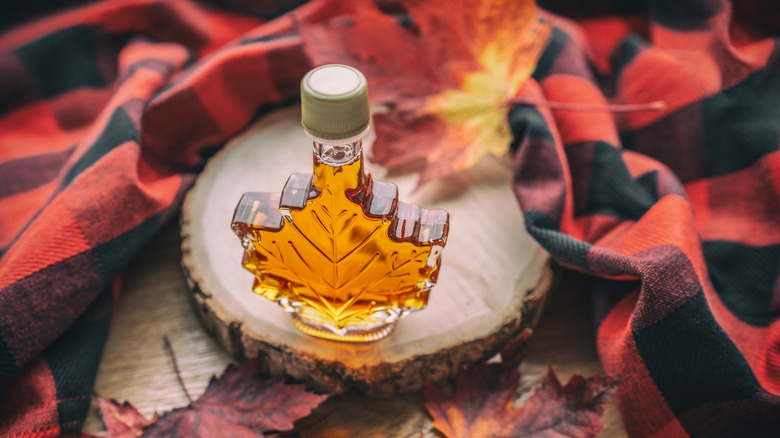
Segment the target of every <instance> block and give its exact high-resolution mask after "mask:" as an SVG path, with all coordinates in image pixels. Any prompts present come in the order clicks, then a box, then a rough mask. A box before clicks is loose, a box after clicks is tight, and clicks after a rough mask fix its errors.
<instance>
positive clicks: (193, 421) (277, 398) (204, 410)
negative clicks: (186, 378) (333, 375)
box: [98, 360, 328, 438]
mask: <svg viewBox="0 0 780 438" xmlns="http://www.w3.org/2000/svg"><path fill="white" fill-rule="evenodd" d="M256 369H257V368H256V361H255V360H246V361H243V362H241V363H239V364H238V365H233V364H231V365H229V366H228V367H227V368H226V369H225V373H224V374H223V375H222V376H221V377H219V378H215V377H212V379H211V381H210V382H209V385H208V387H207V388H206V391H205V392H204V393H203V395H201V396H200V398H198V399H197V400H195V401H194V402H192V403H191V404H190V405H189V406H186V407H183V408H178V409H174V410H173V411H170V412H167V413H165V414H163V415H162V416H161V417H160V418H159V419H153V420H148V421H147V422H146V424H144V423H143V421H146V420H144V419H143V417H142V416H141V415H140V414H138V411H136V410H135V408H133V407H132V406H131V405H130V404H128V403H125V404H124V405H119V404H118V403H116V402H110V401H109V404H106V403H103V404H102V405H101V412H102V413H103V418H104V422H105V421H106V419H108V421H109V422H106V423H105V424H106V429H107V431H108V436H109V437H111V438H115V437H117V438H124V437H137V436H144V437H216V436H229V437H239V438H241V437H262V436H265V435H264V433H265V432H270V431H285V430H290V429H292V428H293V424H294V423H295V421H296V420H299V419H301V418H304V417H306V416H308V415H309V414H310V413H311V411H312V410H314V409H315V408H316V407H317V406H319V405H320V403H322V402H323V401H324V400H325V399H326V398H327V397H328V396H327V395H319V394H315V393H312V392H309V391H308V390H306V387H305V386H304V385H298V384H287V383H285V382H284V380H282V379H278V378H275V379H270V380H268V379H264V378H262V377H261V376H260V375H259V374H258V373H257V372H256ZM100 399H101V398H99V399H98V402H99V403H100ZM107 412H108V414H109V415H108V416H107ZM123 425H124V426H125V427H124V428H123V427H122V426H123ZM139 431H141V432H142V433H138V432H139ZM130 433H132V434H130Z"/></svg>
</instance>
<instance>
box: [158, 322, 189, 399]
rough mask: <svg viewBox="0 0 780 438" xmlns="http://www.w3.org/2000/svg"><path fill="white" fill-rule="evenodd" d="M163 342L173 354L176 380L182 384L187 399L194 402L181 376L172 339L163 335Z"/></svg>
mask: <svg viewBox="0 0 780 438" xmlns="http://www.w3.org/2000/svg"><path fill="white" fill-rule="evenodd" d="M163 344H165V349H166V350H167V351H168V354H169V355H170V356H171V362H172V363H173V371H174V372H175V373H176V380H178V381H179V386H181V390H182V391H183V392H184V395H185V396H186V397H187V401H189V402H190V404H192V402H193V401H192V397H191V396H190V393H189V392H188V391H187V387H185V386H184V380H183V379H182V378H181V372H180V371H179V364H178V363H177V362H176V354H175V353H174V352H173V347H172V346H171V341H170V340H168V336H167V335H163Z"/></svg>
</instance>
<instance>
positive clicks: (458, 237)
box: [181, 105, 552, 396]
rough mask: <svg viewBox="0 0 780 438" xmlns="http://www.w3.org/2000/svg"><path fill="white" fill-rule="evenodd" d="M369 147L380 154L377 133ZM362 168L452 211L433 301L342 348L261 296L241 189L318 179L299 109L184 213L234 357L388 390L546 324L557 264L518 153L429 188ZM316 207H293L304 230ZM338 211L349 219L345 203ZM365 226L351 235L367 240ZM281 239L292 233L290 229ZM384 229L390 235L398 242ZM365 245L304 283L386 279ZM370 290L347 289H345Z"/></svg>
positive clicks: (207, 301)
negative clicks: (539, 234)
mask: <svg viewBox="0 0 780 438" xmlns="http://www.w3.org/2000/svg"><path fill="white" fill-rule="evenodd" d="M370 137H371V136H369V139H370ZM363 147H364V148H365V149H366V150H369V149H370V147H371V141H370V140H367V141H366V143H365V144H364V145H363ZM363 165H364V166H365V171H366V173H367V174H371V175H373V176H374V177H375V178H376V180H381V181H386V182H390V183H393V184H395V185H396V187H397V190H398V200H399V201H403V202H408V203H412V204H416V205H419V206H421V207H424V208H437V209H444V210H446V211H447V212H448V213H449V218H450V219H449V236H448V237H447V244H446V248H444V251H443V255H442V259H443V261H442V265H441V271H440V272H439V273H438V275H437V276H438V284H437V285H436V287H434V288H433V290H432V291H431V296H430V301H429V303H428V304H429V305H428V307H427V308H426V309H425V310H424V311H421V312H417V313H413V314H411V315H409V316H408V317H406V318H404V319H403V320H402V321H401V322H400V323H399V324H398V327H397V328H396V329H395V330H394V331H393V334H392V336H388V337H387V338H385V339H383V340H382V341H381V342H375V343H367V344H344V343H337V342H332V341H327V340H322V339H316V338H313V337H311V336H308V335H306V334H303V333H302V332H300V331H299V330H297V329H296V328H294V327H293V324H290V316H289V314H288V313H287V312H284V311H282V310H281V309H280V308H279V306H278V305H277V304H276V303H274V302H272V301H270V300H267V299H265V298H264V297H261V296H259V295H257V294H254V293H252V288H251V285H252V283H253V281H254V280H255V277H254V275H253V274H252V273H250V272H248V271H246V270H245V269H243V267H242V266H241V264H240V263H239V260H241V253H242V252H243V248H242V247H241V245H240V244H239V239H237V238H236V236H235V235H234V233H233V231H232V230H231V229H230V227H229V226H228V224H230V223H231V218H232V214H233V211H234V210H235V208H236V203H237V202H238V200H239V199H240V198H241V195H242V194H243V193H245V192H267V193H272V194H279V193H281V192H282V189H283V187H284V184H285V181H287V178H288V177H289V176H290V175H291V174H294V173H302V174H306V175H311V172H312V141H311V139H310V138H308V137H307V136H306V134H305V133H304V131H303V129H302V128H301V114H300V108H299V106H297V105H293V106H290V107H287V108H284V109H281V110H278V111H274V112H273V113H270V114H268V115H266V116H264V117H262V118H261V119H259V120H258V121H257V122H256V123H254V124H253V125H252V126H250V127H249V128H247V129H246V130H245V131H244V132H242V133H241V134H239V135H237V136H236V137H234V138H233V139H231V140H230V142H228V144H227V145H225V147H224V148H222V149H221V150H220V151H219V152H218V153H217V154H216V155H215V156H213V157H212V158H210V159H209V162H208V165H207V166H206V168H205V169H204V171H203V172H202V173H201V174H200V175H199V176H198V180H197V182H196V183H195V186H194V187H193V188H192V190H190V192H189V193H188V194H187V198H186V200H185V201H184V206H183V208H182V220H181V227H182V231H181V235H182V238H183V242H182V251H183V257H182V264H183V266H184V267H185V268H186V272H187V274H188V275H189V279H190V280H191V283H190V284H191V285H192V288H193V290H194V294H195V299H196V300H197V302H198V309H199V310H200V311H201V316H202V317H203V319H204V320H205V321H206V326H207V327H212V328H213V331H214V332H215V333H216V334H217V339H219V340H220V341H221V342H222V344H223V345H225V346H226V348H227V349H228V351H231V352H232V353H233V356H234V357H236V358H242V357H245V356H246V357H254V356H258V355H259V356H263V357H265V359H266V361H267V363H268V366H269V368H270V369H271V370H272V372H274V374H285V375H289V376H293V377H295V378H298V379H302V380H305V381H306V382H307V383H311V384H313V385H316V386H315V387H317V388H319V389H322V390H323V391H327V392H333V393H341V392H345V391H351V390H354V391H356V392H360V393H363V394H369V395H372V396H390V395H395V394H407V393H414V392H419V391H420V390H421V389H422V385H423V380H429V381H434V382H443V381H445V380H447V379H448V378H449V377H450V376H452V375H453V374H454V373H455V371H456V370H457V368H458V366H459V365H460V364H461V363H463V362H474V361H479V360H485V359H488V358H490V357H491V356H493V355H494V354H495V353H496V352H497V351H499V350H500V349H501V347H502V346H503V345H505V344H506V342H508V341H509V340H510V339H512V338H514V337H515V336H516V335H517V334H519V333H520V332H521V331H522V330H523V329H524V328H527V327H534V326H535V324H536V322H537V318H536V316H537V315H538V314H539V309H541V308H542V307H543V304H544V300H545V299H546V296H547V292H548V290H549V286H550V284H551V283H552V271H551V270H550V268H549V255H548V254H547V252H546V251H544V250H543V249H542V248H541V247H540V246H539V244H538V243H537V242H536V241H535V240H533V238H532V237H531V236H530V235H528V233H527V232H526V231H525V228H524V227H523V226H522V223H523V216H522V212H521V210H520V208H519V206H518V204H517V201H516V198H515V194H514V192H513V191H512V185H511V181H512V169H511V163H510V162H509V160H505V159H500V158H498V157H486V158H485V159H483V160H480V161H479V162H478V163H477V164H475V165H474V166H472V167H471V168H469V169H467V170H464V171H461V172H458V173H456V174H453V175H450V176H447V177H444V178H440V179H437V180H436V181H433V182H430V183H429V184H426V185H424V186H423V187H417V178H418V176H417V175H416V174H414V173H408V174H404V175H388V174H387V170H386V169H383V168H380V167H378V166H375V165H373V164H372V163H370V161H369V160H364V163H363ZM311 202H312V201H309V203H311ZM328 208H334V206H330V207H328ZM345 211H346V210H345ZM310 213H314V211H309V212H305V213H304V212H293V215H296V214H302V216H300V215H299V216H297V217H298V218H297V219H295V221H299V220H300V221H301V222H300V223H299V224H298V225H296V228H297V227H298V226H301V225H300V224H304V225H303V226H304V227H305V224H306V219H307V218H308V219H311V216H310ZM333 214H334V217H336V216H339V213H338V212H337V211H334V212H333ZM315 217H316V216H315ZM353 217H354V216H353ZM363 220H365V221H366V222H368V220H369V219H367V218H363ZM375 220H377V221H379V220H378V219H375ZM326 222H327V221H326ZM357 222H360V219H359V220H358V221H357ZM315 224H316V222H315V221H312V223H310V226H311V227H314V228H309V229H307V231H309V232H312V233H316V234H317V236H319V237H320V238H322V239H323V240H321V241H319V242H320V244H325V241H327V239H326V238H325V236H326V235H327V233H326V232H323V231H322V230H321V229H319V228H316V225H315ZM320 225H321V226H322V227H323V228H326V226H325V225H323V224H322V223H321V222H320ZM291 226H292V225H291ZM360 226H361V225H357V226H355V227H353V228H351V229H350V230H351V231H350V233H357V234H356V235H359V233H360V231H359V230H361V228H360ZM376 229H378V228H376ZM347 235H348V234H347ZM371 235H373V233H372V234H371ZM275 236H276V237H273V239H281V238H282V237H283V236H284V234H275ZM378 236H379V238H378V240H382V237H384V238H387V235H385V236H382V233H379V234H378ZM296 237H297V236H296ZM368 237H369V236H367V237H366V239H368ZM353 238H354V237H353ZM285 239H287V238H285ZM361 239H362V237H361ZM347 240H348V239H347ZM315 241H316V239H315ZM365 242H368V240H366V241H365ZM328 244H332V245H334V247H333V249H334V250H335V249H336V248H338V247H341V248H342V249H345V248H344V246H345V245H346V246H349V247H352V246H350V245H351V244H349V243H347V242H345V239H344V237H343V236H342V238H341V239H338V238H336V237H335V236H334V237H333V240H331V241H330V242H329V243H328ZM328 244H325V245H326V246H327V245H328ZM312 245H315V246H316V245H317V244H312ZM369 246H371V244H369ZM307 247H308V245H303V244H301V243H300V242H298V243H294V242H289V246H287V245H285V246H284V248H285V250H284V251H283V250H282V249H278V251H279V253H278V255H277V256H278V257H279V259H278V260H281V261H286V260H287V259H288V258H293V257H296V255H295V254H298V256H300V253H298V250H299V249H300V250H301V251H302V252H303V253H304V254H305V248H307ZM277 248H278V247H277ZM290 248H292V249H293V250H294V251H293V250H290ZM323 248H325V247H323ZM329 248H330V247H329ZM354 248H362V245H361V246H357V247H354ZM317 249H320V248H317ZM288 251H289V252H288ZM372 251H373V250H372ZM345 253H347V252H346V251H345ZM355 253H357V254H353V253H352V252H351V251H350V252H349V253H348V254H350V255H352V256H353V257H351V259H350V260H352V261H350V260H347V261H346V262H345V263H343V264H340V265H339V267H338V268H337V269H336V271H330V270H328V271H327V274H325V276H324V277H321V275H322V272H320V271H319V270H318V269H314V270H313V271H305V270H304V271H302V272H303V277H304V278H306V275H307V274H308V275H310V276H312V277H313V278H309V281H314V282H315V283H316V282H318V281H324V282H325V283H328V282H329V281H334V282H335V283H336V284H337V283H338V281H337V280H336V277H334V278H331V279H330V280H328V278H330V275H333V272H341V273H342V275H343V274H344V273H345V272H350V271H349V270H350V269H354V268H355V267H360V266H363V269H365V270H366V271H365V272H364V273H367V274H368V275H371V274H372V273H373V274H374V275H375V274H376V273H378V272H379V271H377V270H376V269H377V267H378V266H383V264H384V263H385V262H383V261H381V260H382V259H381V258H380V259H379V260H378V261H377V263H375V264H366V262H367V261H368V259H367V258H366V259H361V254H360V251H355ZM323 254H324V253H323ZM402 254H403V252H402V253H401V255H398V257H400V258H403V257H404V255H402ZM344 257H345V258H346V257H347V256H346V255H345V256H344ZM314 260H320V261H323V260H328V262H327V263H331V262H330V261H329V259H328V258H327V256H326V257H325V258H323V259H311V258H307V260H306V262H305V263H306V266H308V263H312V261H314ZM355 260H357V261H355ZM388 260H389V259H388ZM395 263H396V262H393V264H395ZM315 265H316V262H315ZM369 265H370V266H371V269H369V268H368V267H369ZM409 265H410V266H414V264H413V263H411V264H409ZM331 266H332V267H334V268H335V266H333V265H331ZM390 266H391V265H384V268H385V269H390ZM300 269H303V268H300ZM309 269H311V268H309ZM379 269H381V268H379ZM351 272H353V273H354V272H356V271H354V270H353V271H351ZM300 273H301V272H298V274H300ZM347 275H349V274H347ZM358 277H361V278H364V279H365V278H366V277H364V276H361V275H358ZM395 278H400V277H395ZM299 281H301V280H299ZM395 281H397V280H395ZM414 281H419V280H414ZM304 283H305V281H304ZM383 284H384V285H385V286H384V287H389V286H388V284H389V283H383ZM359 290H360V289H359V288H353V289H349V290H342V289H339V291H338V293H340V294H354V293H356V292H358V291H359ZM343 298H344V297H342V299H343ZM337 302H340V301H339V299H334V301H333V302H332V303H331V304H333V305H335V303H337Z"/></svg>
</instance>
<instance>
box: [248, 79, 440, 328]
mask: <svg viewBox="0 0 780 438" xmlns="http://www.w3.org/2000/svg"><path fill="white" fill-rule="evenodd" d="M323 95H324V96H323ZM312 100H314V102H312ZM350 100H352V101H350ZM345 102H346V103H345ZM302 107H303V108H302V112H303V124H304V130H305V131H306V132H307V134H309V136H310V137H312V139H313V146H314V172H313V174H293V175H291V176H290V178H289V179H288V180H287V183H286V184H285V186H284V189H283V190H282V193H281V196H277V195H275V194H270V193H256V192H249V193H245V194H244V195H243V197H242V198H241V200H240V201H239V203H238V206H237V207H236V210H235V213H234V216H233V222H232V228H233V231H234V232H235V233H236V234H237V235H238V237H239V238H240V239H241V242H242V245H243V246H244V255H243V260H242V264H243V266H244V268H246V269H248V270H249V271H251V272H252V273H254V274H255V282H254V286H253V289H254V291H255V292H256V293H258V294H260V295H262V296H264V297H266V298H268V299H270V300H273V301H276V302H278V303H279V304H280V305H281V306H282V307H283V308H284V309H285V310H287V311H288V312H290V313H291V314H292V316H293V321H294V323H295V326H296V327H297V328H298V329H300V330H301V331H303V332H304V333H307V334H310V335H313V336H317V337H321V338H327V339H335V340H343V341H353V342H369V341H375V340H378V339H381V338H383V337H384V336H386V335H387V334H389V333H390V332H391V331H392V330H393V328H394V327H395V325H396V323H397V321H398V320H399V319H400V318H402V317H403V316H405V315H407V314H409V313H411V312H414V311H417V310H420V309H423V308H424V307H425V306H426V305H427V303H428V294H429V292H430V289H431V288H432V287H433V286H434V285H435V283H436V280H437V277H438V273H439V267H440V264H441V251H442V249H443V247H444V246H445V243H446V240H447V232H448V229H449V217H448V214H447V212H446V211H444V210H428V209H424V208H420V207H418V206H416V205H413V204H406V203H403V202H399V201H398V188H397V187H396V186H395V184H391V183H387V182H382V181H374V180H373V179H372V177H371V176H370V175H369V174H367V173H366V172H365V170H364V167H363V156H362V142H363V137H364V136H365V133H366V132H367V129H368V119H369V115H368V100H367V93H366V83H365V78H364V77H363V75H362V74H361V73H360V72H358V71H357V70H355V69H353V68H351V67H347V66H340V65H329V66H323V67H319V68H317V69H314V70H312V71H311V72H309V73H308V74H307V75H306V77H304V80H303V84H302ZM312 107H313V108H312ZM312 109H313V111H311V110H312ZM338 113H342V114H338ZM323 114H325V115H323ZM345 115H346V116H345ZM339 117H341V119H339Z"/></svg>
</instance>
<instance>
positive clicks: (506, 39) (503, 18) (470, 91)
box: [298, 0, 551, 183]
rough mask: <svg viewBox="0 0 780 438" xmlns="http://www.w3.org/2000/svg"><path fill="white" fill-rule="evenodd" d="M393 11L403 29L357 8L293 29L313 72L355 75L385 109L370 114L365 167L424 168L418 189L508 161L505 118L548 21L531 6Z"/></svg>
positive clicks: (491, 2)
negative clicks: (486, 162) (407, 20)
mask: <svg viewBox="0 0 780 438" xmlns="http://www.w3.org/2000/svg"><path fill="white" fill-rule="evenodd" d="M321 1H322V2H325V3H328V2H330V0H321ZM401 3H402V5H403V6H404V7H405V9H406V10H407V11H408V13H409V16H410V17H411V19H412V24H404V21H403V20H402V19H400V18H399V17H395V16H391V15H387V14H384V13H382V12H381V11H379V10H378V9H377V8H376V7H375V6H374V5H373V3H372V2H369V1H359V0H357V1H346V2H333V5H332V7H331V10H332V15H331V17H330V18H325V19H320V20H319V21H316V22H313V21H301V22H299V26H298V28H299V29H298V30H299V32H300V34H301V36H302V38H303V42H304V48H305V49H306V52H307V54H308V55H309V57H310V58H311V60H312V62H313V64H315V65H317V64H327V63H344V64H351V65H353V66H355V67H356V68H358V69H360V70H361V71H363V73H364V74H365V75H366V77H367V79H368V83H369V96H370V98H371V101H372V103H373V104H376V105H382V106H384V107H386V108H387V111H384V112H375V113H374V124H375V129H376V133H377V138H376V142H375V143H374V145H373V149H372V152H371V156H370V157H369V158H370V159H371V160H372V161H374V162H376V163H379V164H382V165H386V166H396V165H399V164H404V163H407V162H409V161H410V160H414V159H425V161H426V164H425V166H424V168H423V169H422V171H421V173H420V183H424V182H426V181H429V180H431V179H434V178H439V177H442V176H445V175H447V174H449V173H451V172H454V171H457V170H461V169H465V168H468V167H470V166H472V165H474V164H475V163H476V162H477V161H479V159H480V158H481V157H482V156H484V155H485V154H494V155H499V156H500V155H503V154H505V153H507V152H508V150H509V144H510V142H511V140H512V134H511V130H510V127H509V122H508V119H507V113H508V111H509V108H510V105H511V101H512V100H513V99H515V98H516V97H517V94H518V92H519V91H520V89H521V86H522V84H523V83H524V81H525V80H526V79H527V78H528V77H529V76H530V74H531V73H532V71H533V69H534V67H535V65H536V62H537V60H538V58H539V56H540V54H541V51H542V49H543V48H544V46H545V44H546V42H547V37H548V36H549V33H550V29H551V26H550V24H549V22H547V21H544V20H540V19H539V17H538V15H537V10H536V7H535V5H534V1H533V0H457V1H452V2H449V3H448V4H447V5H446V7H444V6H443V5H442V4H441V3H440V2H434V1H430V0H428V1H421V0H405V1H402V2H401ZM319 18H321V17H319Z"/></svg>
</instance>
